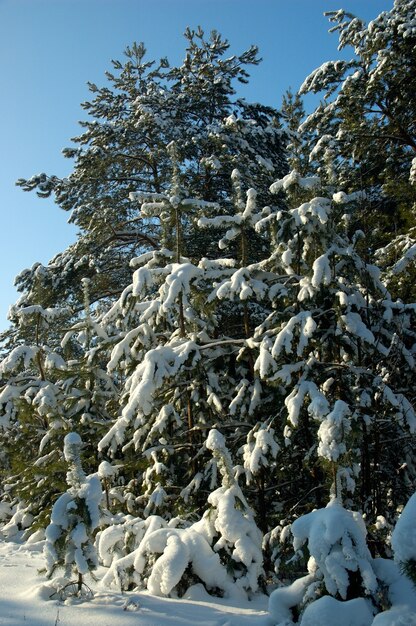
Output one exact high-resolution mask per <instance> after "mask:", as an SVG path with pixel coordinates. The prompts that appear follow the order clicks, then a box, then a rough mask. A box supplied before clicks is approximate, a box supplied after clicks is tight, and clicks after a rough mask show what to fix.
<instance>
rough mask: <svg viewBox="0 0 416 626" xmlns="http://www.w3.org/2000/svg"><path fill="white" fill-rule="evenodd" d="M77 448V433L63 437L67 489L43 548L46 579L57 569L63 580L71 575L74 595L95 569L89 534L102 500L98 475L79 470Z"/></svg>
mask: <svg viewBox="0 0 416 626" xmlns="http://www.w3.org/2000/svg"><path fill="white" fill-rule="evenodd" d="M81 447H82V441H81V438H80V436H79V435H78V433H75V432H73V433H69V434H68V435H66V437H65V440H64V456H65V460H66V462H67V464H68V468H69V471H68V472H67V475H66V480H67V484H68V490H67V491H66V492H65V493H63V494H62V495H61V496H60V497H59V498H58V500H57V501H56V502H55V504H54V505H53V508H52V514H51V523H50V524H49V526H48V527H47V529H46V543H45V548H44V554H45V559H46V573H47V576H48V577H50V576H52V574H53V573H54V572H55V570H56V569H59V568H63V569H64V571H65V576H66V577H67V578H70V577H71V574H72V572H75V573H76V575H77V580H76V591H77V594H78V595H81V594H82V592H83V584H84V583H83V580H84V577H85V575H86V574H88V573H90V572H91V571H93V570H94V569H96V567H97V566H98V560H97V554H96V550H95V547H94V539H93V532H94V530H95V529H96V528H97V526H98V524H99V521H100V508H99V507H100V503H101V499H102V490H101V486H100V481H99V478H98V476H96V475H92V476H88V477H87V476H86V475H85V473H84V471H83V469H82V465H81ZM69 585H70V586H71V585H72V583H69Z"/></svg>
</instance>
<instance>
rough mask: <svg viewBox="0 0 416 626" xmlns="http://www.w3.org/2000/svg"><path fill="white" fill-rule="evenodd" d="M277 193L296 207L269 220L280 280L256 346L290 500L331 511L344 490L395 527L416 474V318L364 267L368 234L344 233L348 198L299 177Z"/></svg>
mask: <svg viewBox="0 0 416 626" xmlns="http://www.w3.org/2000/svg"><path fill="white" fill-rule="evenodd" d="M271 190H272V191H273V192H277V193H281V192H282V190H283V191H285V192H286V195H287V200H286V202H287V207H286V209H280V210H278V211H275V212H274V213H273V214H272V215H271V216H269V217H268V218H267V223H268V222H270V220H271V219H273V220H274V222H275V230H276V242H277V246H276V249H275V250H274V252H273V254H272V256H271V257H270V258H269V259H267V260H265V261H264V262H263V266H264V268H265V269H268V270H269V271H273V272H274V273H275V283H274V285H273V286H272V287H271V290H272V292H271V293H273V302H274V310H273V311H272V312H271V314H270V315H269V316H268V317H267V318H266V319H265V320H264V321H263V323H261V324H260V325H258V326H257V328H256V329H255V331H254V335H253V343H254V342H257V345H258V348H259V355H258V358H257V360H256V363H255V366H254V369H255V371H256V372H258V374H259V376H260V378H261V380H262V381H266V382H268V383H269V384H272V383H274V384H275V385H276V386H277V396H278V397H280V400H279V405H280V410H279V409H278V408H276V417H275V419H274V421H273V422H272V423H271V425H272V426H273V427H274V428H275V430H276V428H277V426H278V427H279V430H280V432H281V433H282V434H283V436H284V442H285V444H284V446H283V447H282V450H281V451H280V452H279V465H280V464H281V466H282V468H284V470H283V473H282V474H281V475H280V476H279V477H276V482H277V484H279V483H280V482H281V483H282V484H283V488H282V490H281V491H280V489H279V491H280V494H281V495H280V497H282V499H283V500H284V501H285V509H286V512H287V513H289V512H291V513H292V514H294V515H296V514H297V513H299V512H301V511H302V510H304V507H305V506H306V508H309V507H310V506H318V507H320V506H322V505H323V504H324V501H325V499H326V497H327V494H328V491H329V488H330V484H331V483H332V490H333V492H334V494H335V495H337V496H341V491H342V489H343V488H342V487H341V483H342V484H343V485H344V486H345V487H346V491H344V494H345V496H346V495H347V493H348V492H350V493H349V494H348V501H349V502H350V503H353V507H354V508H356V509H359V510H363V511H365V513H366V515H367V520H368V522H371V521H374V522H375V520H376V517H377V515H386V514H387V516H388V517H390V518H391V519H394V517H395V510H396V507H397V505H398V504H399V503H403V502H405V501H406V500H407V497H408V495H407V493H408V489H409V487H410V484H411V480H412V479H410V480H409V482H408V483H407V484H406V481H405V480H403V478H404V477H403V476H402V475H401V470H400V468H402V471H403V468H407V469H406V470H405V472H406V471H410V473H411V475H413V471H414V470H413V462H412V453H411V450H412V445H413V441H414V431H415V427H416V420H415V413H414V408H413V406H412V404H411V400H412V391H411V389H412V383H411V379H412V376H413V374H411V372H414V367H415V363H414V356H413V354H412V345H413V336H412V327H413V324H414V321H413V316H414V307H413V306H412V305H410V306H406V305H405V304H404V303H402V302H401V301H393V300H392V299H391V297H390V295H389V293H388V291H387V289H386V288H385V286H384V285H383V284H382V283H381V282H380V277H379V270H378V269H377V268H376V267H375V266H372V265H369V264H368V263H366V262H365V261H364V260H363V259H362V258H361V257H360V255H359V253H358V252H357V242H358V241H359V239H360V237H361V236H362V234H361V233H360V232H356V233H355V234H354V235H353V237H352V238H350V237H349V236H348V235H347V234H346V232H345V227H344V226H343V224H344V223H345V221H348V217H349V216H348V212H349V209H348V200H349V198H348V197H347V196H346V195H345V194H342V193H340V194H334V196H333V198H332V199H329V198H326V197H323V196H314V195H313V192H314V191H315V192H316V191H318V192H319V191H321V193H322V190H321V186H320V180H319V178H318V177H309V178H302V177H300V175H299V174H298V173H297V172H291V173H290V174H289V175H287V176H286V177H284V178H283V179H281V180H279V181H277V182H276V183H274V184H273V185H272V187H271ZM311 196H312V197H311ZM263 225H264V221H263V223H262V221H259V222H258V224H257V225H256V227H257V228H259V229H261V228H262V226H263ZM407 372H409V376H407ZM279 405H278V406H279ZM387 442H388V445H386V444H387ZM409 461H410V462H409ZM408 462H409V464H408ZM284 477H286V484H285V480H284V479H283V478H284ZM288 478H289V480H288Z"/></svg>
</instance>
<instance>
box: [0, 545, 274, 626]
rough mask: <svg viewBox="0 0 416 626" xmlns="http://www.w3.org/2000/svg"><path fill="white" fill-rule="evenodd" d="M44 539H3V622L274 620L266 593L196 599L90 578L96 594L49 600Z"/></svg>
mask: <svg viewBox="0 0 416 626" xmlns="http://www.w3.org/2000/svg"><path fill="white" fill-rule="evenodd" d="M42 548H43V542H39V543H36V544H33V545H30V544H24V545H23V544H19V543H16V542H14V541H1V542H0V626H3V625H4V626H6V625H7V626H26V625H30V626H98V625H99V626H177V625H179V624H180V625H183V626H196V625H197V626H271V624H272V622H271V621H270V618H269V617H268V616H267V614H266V611H267V600H268V599H267V598H266V597H265V596H263V597H259V598H258V599H256V600H255V601H253V602H246V603H244V604H243V603H242V602H240V603H239V605H238V606H235V605H234V606H232V605H230V601H228V600H227V601H226V600H222V599H215V603H213V602H212V600H211V599H209V598H208V597H207V596H206V594H205V596H206V602H204V601H203V600H202V598H204V593H205V592H203V591H202V590H201V591H199V590H198V589H196V590H194V593H193V599H192V600H184V599H181V600H173V599H166V598H158V597H155V596H151V595H149V594H147V593H138V592H128V593H117V592H113V591H111V592H109V591H108V590H105V589H103V588H100V584H99V582H92V581H88V584H90V585H91V587H92V588H93V590H94V598H93V599H92V600H90V601H85V602H82V603H78V601H74V600H66V601H65V602H60V601H59V600H47V597H48V596H49V594H50V593H51V592H52V591H53V590H52V589H51V587H50V586H49V581H47V579H46V578H45V576H44V575H42V574H39V573H38V570H40V569H42V568H43V567H45V562H44V558H43V556H42Z"/></svg>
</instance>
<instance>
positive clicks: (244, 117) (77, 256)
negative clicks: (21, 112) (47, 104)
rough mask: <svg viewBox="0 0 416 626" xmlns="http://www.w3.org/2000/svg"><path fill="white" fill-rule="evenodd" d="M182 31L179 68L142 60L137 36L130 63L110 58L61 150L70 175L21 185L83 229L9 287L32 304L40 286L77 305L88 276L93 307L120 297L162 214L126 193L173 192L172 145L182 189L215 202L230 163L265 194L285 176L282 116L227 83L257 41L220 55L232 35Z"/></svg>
mask: <svg viewBox="0 0 416 626" xmlns="http://www.w3.org/2000/svg"><path fill="white" fill-rule="evenodd" d="M185 37H186V41H187V49H186V57H185V61H184V63H183V64H182V65H181V66H179V67H170V66H169V64H168V61H167V60H166V59H161V61H160V62H159V63H158V64H156V63H154V62H153V61H147V60H146V50H145V47H144V45H143V44H133V45H132V46H131V47H128V48H127V49H126V51H125V55H126V61H125V62H124V63H121V62H120V61H114V62H113V66H114V72H107V75H106V76H107V80H108V85H106V86H105V87H102V88H99V87H97V86H96V85H94V84H89V88H90V91H91V92H92V94H93V96H94V97H93V99H92V100H91V101H90V102H86V103H84V105H83V106H84V108H85V110H86V111H87V112H88V114H89V116H91V118H92V119H91V120H88V121H84V122H81V126H82V127H83V129H84V132H83V133H82V134H81V135H80V136H79V137H76V138H74V140H73V141H74V142H75V144H76V147H74V148H68V149H66V150H65V151H64V154H65V156H67V157H68V158H71V159H74V170H73V172H72V173H71V174H70V175H69V176H68V177H66V178H64V179H59V178H58V177H56V176H47V175H46V174H41V175H37V176H34V177H32V178H31V179H28V180H26V179H21V180H19V181H18V183H17V184H18V185H20V186H21V187H22V188H23V189H24V190H35V189H36V190H37V194H38V195H39V196H40V197H48V196H50V195H52V194H53V195H54V197H55V200H56V203H57V204H58V206H59V207H61V208H62V209H63V210H65V211H68V212H71V216H70V222H72V223H73V224H75V225H76V226H77V227H78V228H79V232H80V235H79V237H78V239H77V241H76V242H75V243H74V244H73V245H72V246H70V247H69V248H68V249H67V250H66V251H64V252H63V253H61V254H58V255H57V256H56V257H55V258H54V259H52V261H51V262H50V263H49V264H48V265H47V266H46V267H42V268H39V267H37V268H33V269H32V270H26V271H25V272H23V273H22V274H21V275H20V277H19V278H18V281H17V286H18V288H19V289H20V290H21V291H24V292H25V294H27V299H29V300H30V301H31V302H32V301H33V298H39V294H40V290H41V288H42V289H43V291H44V292H46V293H48V294H49V295H50V296H51V297H52V298H53V299H54V300H55V302H56V301H57V300H58V299H59V300H60V301H65V302H67V303H69V304H70V305H71V306H73V308H74V310H75V311H77V310H79V303H80V302H82V294H81V291H82V290H81V286H80V281H81V278H90V279H91V281H92V282H91V294H90V297H91V302H92V303H93V304H94V306H98V303H99V302H103V303H108V301H109V300H110V301H111V300H112V301H114V299H115V297H117V296H118V295H120V293H121V292H122V290H123V288H124V286H126V285H127V284H128V280H129V267H128V264H129V261H130V259H131V258H132V257H134V256H137V255H138V254H139V253H140V252H143V250H149V249H157V248H159V247H160V245H161V244H160V241H161V238H162V234H161V232H160V225H159V223H158V221H157V220H146V219H143V216H142V215H140V213H139V212H138V211H137V205H134V204H132V203H131V202H130V201H129V193H130V192H132V191H137V189H140V190H141V191H143V192H147V193H165V192H166V191H167V190H168V189H169V187H170V185H171V181H172V159H171V156H170V154H169V150H168V149H167V146H169V145H170V144H171V143H172V142H174V143H175V145H176V150H177V152H178V157H179V160H180V162H181V168H180V173H179V176H180V182H181V184H182V185H183V186H184V187H185V188H186V189H188V191H189V195H190V196H192V197H198V198H200V199H203V200H207V201H217V200H222V201H225V202H227V203H228V208H231V206H232V204H231V202H230V201H229V198H230V197H231V185H230V175H231V171H232V170H233V168H234V167H235V166H236V164H237V162H238V163H240V164H241V165H242V166H243V167H244V173H245V179H246V185H248V186H256V187H258V188H259V189H262V190H266V189H267V187H268V185H269V184H270V183H271V182H272V180H273V178H275V177H276V175H279V174H280V173H284V170H285V167H286V165H285V162H284V141H285V138H284V133H283V132H282V129H281V128H280V123H279V114H278V112H277V111H276V110H274V109H272V108H270V107H265V106H262V105H259V104H249V103H247V102H245V101H244V100H242V99H238V98H236V97H235V87H234V83H235V82H236V81H239V82H243V83H244V82H247V80H248V76H249V75H248V71H247V69H246V68H247V67H249V66H252V65H257V64H258V63H259V61H260V60H259V58H258V54H257V48H256V47H255V46H252V47H251V48H250V49H249V50H247V51H246V52H244V53H242V54H241V55H233V56H231V57H228V58H227V57H226V56H225V55H226V53H227V51H228V50H229V43H228V42H227V41H226V40H225V39H223V38H222V37H221V36H220V35H219V34H218V33H216V32H213V33H211V35H210V36H209V37H207V38H206V37H205V35H204V32H203V31H202V30H201V29H198V30H197V31H193V30H190V29H187V30H186V32H185ZM189 226H191V225H190V224H189ZM183 238H184V242H185V241H186V248H187V254H188V255H189V256H193V253H194V252H195V251H197V254H198V253H199V252H200V251H201V250H202V249H204V248H205V249H206V250H209V247H210V241H209V239H207V238H203V239H198V238H195V232H194V231H192V230H190V229H185V230H184V235H183ZM40 270H42V271H40ZM35 278H36V281H37V282H40V283H41V284H37V282H36V281H35ZM44 306H51V305H50V304H44Z"/></svg>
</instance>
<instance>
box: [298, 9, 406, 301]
mask: <svg viewBox="0 0 416 626" xmlns="http://www.w3.org/2000/svg"><path fill="white" fill-rule="evenodd" d="M415 10H416V5H415V2H414V0H396V1H395V2H394V6H393V8H392V9H391V10H390V11H388V12H387V11H385V12H383V13H381V14H380V15H379V16H378V17H377V18H375V19H374V20H373V21H371V22H370V23H369V24H368V25H366V24H364V22H363V21H362V20H360V19H359V18H357V17H354V16H353V15H351V14H349V13H346V12H345V11H344V10H339V11H331V12H328V13H327V15H328V17H329V19H330V21H331V22H332V23H333V24H334V26H333V27H332V28H331V31H333V32H337V33H338V35H339V42H340V43H339V47H340V49H344V48H345V49H347V48H352V51H353V53H354V56H353V57H352V58H351V59H350V60H348V61H341V60H339V61H331V62H327V63H324V64H323V65H322V66H321V67H320V68H318V69H316V70H315V71H314V72H313V73H312V74H311V75H310V76H309V77H308V78H307V79H306V80H305V82H304V83H303V85H302V87H301V90H300V93H308V92H314V93H319V92H321V93H322V94H323V100H322V102H321V104H320V105H319V106H318V107H317V109H316V110H315V111H314V112H313V113H312V114H311V115H310V116H309V117H308V118H307V120H306V121H305V122H304V123H303V124H302V127H301V128H302V129H303V130H304V131H306V132H309V133H313V134H314V137H313V138H312V142H311V149H312V148H313V149H312V152H311V158H313V160H314V163H315V164H316V165H317V167H318V171H319V173H320V175H321V177H322V178H323V180H326V181H327V182H328V183H330V184H334V183H335V184H336V186H337V188H338V190H340V189H342V190H344V191H345V192H347V193H353V192H359V193H360V194H361V195H360V196H357V198H356V200H357V208H358V210H357V212H356V217H355V227H356V224H357V223H358V227H359V228H361V229H362V230H363V231H364V232H365V233H366V236H367V240H366V246H363V247H362V248H363V253H365V254H368V249H369V248H371V249H372V250H374V249H375V248H377V247H383V248H384V246H385V245H386V244H390V242H391V240H392V239H394V243H392V244H390V245H388V247H387V249H383V250H382V251H380V255H379V256H380V263H381V265H382V266H383V267H386V268H390V274H391V275H390V279H391V281H392V282H391V285H392V287H394V288H395V290H396V291H397V293H399V294H400V295H401V297H404V298H407V299H408V298H409V297H413V292H412V285H414V280H413V277H414V264H413V263H412V260H413V259H414V247H413V248H412V246H413V245H414V226H415V224H414V215H413V214H414V206H415V202H416V196H415V186H414V184H413V183H412V173H411V172H412V163H413V160H414V158H415V151H416V131H415V122H414V121H415V119H416V108H415V99H414V95H413V94H414V91H415V87H416V83H415V80H416V79H415V75H416V59H415V55H414V45H415V33H414V27H413V25H412V24H413V19H414V13H415ZM314 144H315V145H314ZM362 194H365V197H366V201H365V202H364V201H363V195H362ZM409 250H410V251H409ZM402 258H403V262H401V263H400V260H401V259H402ZM405 267H406V274H407V276H404V277H403V276H402V277H400V276H398V274H400V273H401V272H402V271H403V270H404V268H405Z"/></svg>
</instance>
